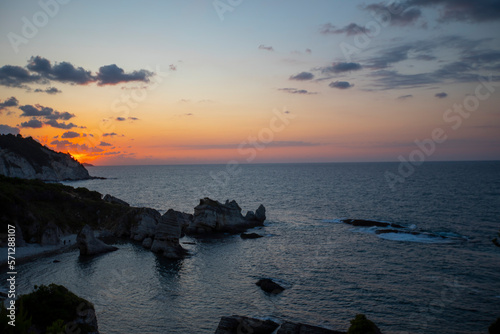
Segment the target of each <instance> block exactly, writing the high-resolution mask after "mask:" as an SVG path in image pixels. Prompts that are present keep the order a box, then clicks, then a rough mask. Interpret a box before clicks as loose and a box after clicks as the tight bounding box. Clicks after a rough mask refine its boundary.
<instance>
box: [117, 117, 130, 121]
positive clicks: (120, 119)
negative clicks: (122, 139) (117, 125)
mask: <svg viewBox="0 0 500 334" xmlns="http://www.w3.org/2000/svg"><path fill="white" fill-rule="evenodd" d="M115 120H117V121H119V122H123V121H126V120H127V119H126V118H125V117H117V118H115Z"/></svg>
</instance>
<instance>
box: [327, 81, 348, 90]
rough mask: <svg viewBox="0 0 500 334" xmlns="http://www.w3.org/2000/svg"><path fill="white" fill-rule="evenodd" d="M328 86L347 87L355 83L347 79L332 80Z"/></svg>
mask: <svg viewBox="0 0 500 334" xmlns="http://www.w3.org/2000/svg"><path fill="white" fill-rule="evenodd" d="M328 86H330V87H331V88H338V89H347V88H351V87H353V86H354V85H353V84H351V83H349V82H347V81H335V82H333V81H332V82H330V84H329V85H328Z"/></svg>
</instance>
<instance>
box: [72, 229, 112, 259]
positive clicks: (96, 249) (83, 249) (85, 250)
mask: <svg viewBox="0 0 500 334" xmlns="http://www.w3.org/2000/svg"><path fill="white" fill-rule="evenodd" d="M76 243H77V246H78V248H79V249H80V255H97V254H101V253H107V252H111V251H115V250H117V249H118V248H116V247H114V246H110V245H107V244H105V243H104V242H102V241H101V240H99V239H96V237H95V236H94V230H92V228H91V227H90V226H89V225H85V226H84V227H83V229H82V230H81V231H80V233H78V236H77V237H76Z"/></svg>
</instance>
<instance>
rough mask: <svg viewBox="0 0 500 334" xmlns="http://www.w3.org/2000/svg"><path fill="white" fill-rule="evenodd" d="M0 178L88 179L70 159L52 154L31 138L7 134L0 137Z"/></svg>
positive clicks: (80, 167) (82, 170) (81, 167)
mask: <svg viewBox="0 0 500 334" xmlns="http://www.w3.org/2000/svg"><path fill="white" fill-rule="evenodd" d="M0 174H1V175H5V176H9V177H20V178H24V179H39V180H44V181H63V180H85V179H90V178H91V177H90V175H89V172H88V171H87V169H85V167H84V166H83V165H82V164H80V163H79V162H78V161H77V160H75V159H74V158H73V157H72V156H71V155H69V154H66V153H58V152H55V151H53V150H51V149H49V148H47V147H45V146H42V145H41V144H40V143H39V142H37V141H36V140H34V139H33V138H31V137H28V138H23V137H22V136H21V135H17V136H14V135H11V134H8V135H0Z"/></svg>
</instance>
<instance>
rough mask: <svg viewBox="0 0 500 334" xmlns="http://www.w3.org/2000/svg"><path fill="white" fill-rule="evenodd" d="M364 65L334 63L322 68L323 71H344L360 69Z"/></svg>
mask: <svg viewBox="0 0 500 334" xmlns="http://www.w3.org/2000/svg"><path fill="white" fill-rule="evenodd" d="M362 68H363V67H362V66H361V64H359V63H334V64H333V65H332V66H327V67H322V68H320V70H321V72H323V73H342V72H350V71H358V70H360V69H362Z"/></svg>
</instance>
